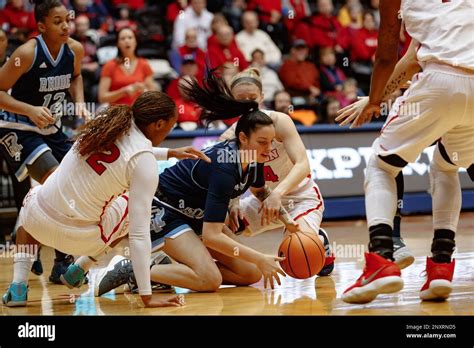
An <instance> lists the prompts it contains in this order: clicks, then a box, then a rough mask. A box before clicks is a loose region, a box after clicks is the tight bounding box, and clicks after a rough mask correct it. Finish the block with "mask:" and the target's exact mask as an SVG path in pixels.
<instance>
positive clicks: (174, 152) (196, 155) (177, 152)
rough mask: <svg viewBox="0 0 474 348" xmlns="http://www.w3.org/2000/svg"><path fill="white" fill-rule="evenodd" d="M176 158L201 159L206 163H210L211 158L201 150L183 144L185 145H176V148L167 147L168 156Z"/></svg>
mask: <svg viewBox="0 0 474 348" xmlns="http://www.w3.org/2000/svg"><path fill="white" fill-rule="evenodd" d="M171 157H174V158H177V159H179V160H182V159H194V160H198V159H202V160H203V161H205V162H207V163H211V159H210V158H209V157H207V156H206V155H205V154H204V153H203V152H201V151H199V150H196V149H195V148H194V147H192V146H185V147H178V148H176V149H169V151H168V158H171Z"/></svg>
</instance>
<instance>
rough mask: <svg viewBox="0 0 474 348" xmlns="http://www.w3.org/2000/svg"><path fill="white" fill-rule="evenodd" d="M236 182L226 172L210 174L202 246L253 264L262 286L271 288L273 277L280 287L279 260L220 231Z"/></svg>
mask: <svg viewBox="0 0 474 348" xmlns="http://www.w3.org/2000/svg"><path fill="white" fill-rule="evenodd" d="M236 183H237V182H236V180H235V178H234V177H233V176H232V175H231V174H229V173H226V172H224V171H220V170H212V171H211V177H210V178H209V187H208V193H207V198H206V206H205V213H204V214H205V215H204V224H203V231H202V240H203V243H204V245H205V246H206V247H208V248H210V249H213V250H215V251H218V252H220V253H222V254H224V255H227V256H229V257H233V258H234V257H238V258H241V259H242V260H244V261H247V262H251V263H253V264H255V265H256V266H257V267H258V268H259V269H260V271H261V272H262V274H263V276H264V278H265V284H266V281H267V280H269V281H270V285H271V287H272V288H273V278H275V280H276V281H277V283H278V284H280V279H279V276H278V273H281V274H282V275H284V273H283V271H281V269H280V268H279V267H278V266H277V265H276V263H275V261H278V260H280V259H281V258H278V257H274V256H271V255H264V254H262V253H260V252H258V251H256V250H253V249H252V248H249V247H247V246H245V245H243V244H241V243H239V242H237V241H236V240H234V239H232V238H231V237H229V236H228V235H227V234H225V233H224V232H223V230H224V229H225V228H226V226H225V225H224V221H225V218H226V215H227V207H228V206H229V202H230V194H229V193H230V192H232V191H233V189H234V185H235V184H236ZM281 260H282V259H281Z"/></svg>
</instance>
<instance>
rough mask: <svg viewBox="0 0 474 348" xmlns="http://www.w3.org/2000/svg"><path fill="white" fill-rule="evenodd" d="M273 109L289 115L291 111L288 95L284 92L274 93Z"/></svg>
mask: <svg viewBox="0 0 474 348" xmlns="http://www.w3.org/2000/svg"><path fill="white" fill-rule="evenodd" d="M273 109H274V110H275V111H278V112H283V113H284V114H287V115H289V114H290V113H291V112H292V111H293V107H292V106H291V96H290V93H288V92H287V91H285V90H281V91H278V92H275V94H274V95H273Z"/></svg>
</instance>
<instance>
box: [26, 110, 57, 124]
mask: <svg viewBox="0 0 474 348" xmlns="http://www.w3.org/2000/svg"><path fill="white" fill-rule="evenodd" d="M27 116H28V117H29V118H30V120H31V121H32V122H33V123H34V124H35V125H37V126H38V128H45V127H47V126H49V125H50V124H54V123H55V119H54V117H53V114H51V111H50V110H49V109H48V108H47V107H45V106H32V107H31V110H30V111H29V112H28V115H27Z"/></svg>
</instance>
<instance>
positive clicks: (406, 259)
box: [392, 237, 415, 269]
mask: <svg viewBox="0 0 474 348" xmlns="http://www.w3.org/2000/svg"><path fill="white" fill-rule="evenodd" d="M392 240H393V258H394V259H395V263H396V264H397V265H398V267H400V269H404V268H407V267H408V266H410V265H411V264H412V263H413V262H415V256H414V255H413V252H412V251H411V250H410V248H408V247H407V246H406V245H405V241H404V240H403V238H401V237H392Z"/></svg>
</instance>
